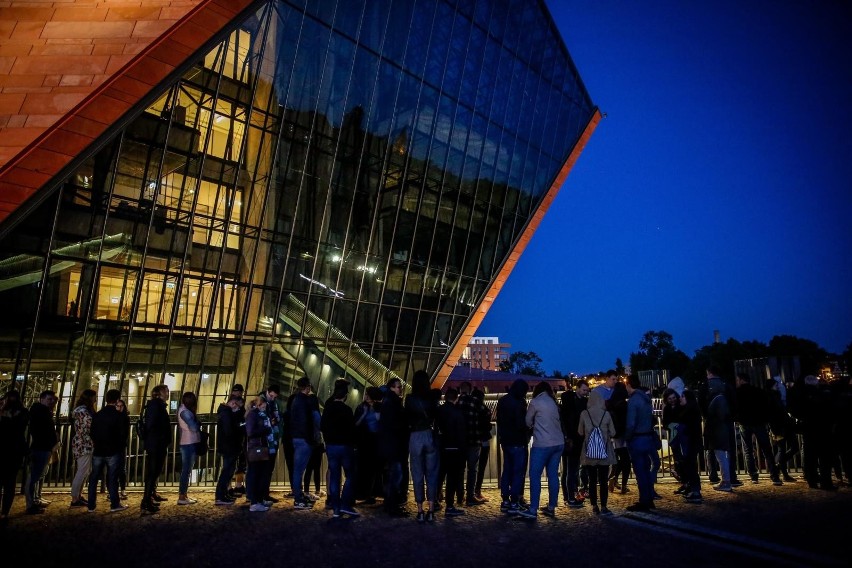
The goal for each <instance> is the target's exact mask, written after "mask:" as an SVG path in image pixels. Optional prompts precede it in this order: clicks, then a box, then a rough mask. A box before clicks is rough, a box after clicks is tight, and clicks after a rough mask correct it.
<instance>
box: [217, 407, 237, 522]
mask: <svg viewBox="0 0 852 568" xmlns="http://www.w3.org/2000/svg"><path fill="white" fill-rule="evenodd" d="M242 400H243V399H242V397H241V396H239V395H236V394H232V395H231V396H230V397H228V402H224V403H222V404H220V405H219V408H218V409H217V410H216V452H218V453H219V455H220V456H222V469H221V470H219V479H218V480H217V481H216V502H215V504H216V505H220V506H228V505H233V504H234V501H235V499H234V498H233V497H231V496H230V495H228V486H229V485H230V484H231V477H233V475H234V472H235V471H236V469H237V458H238V457H239V456H240V452H241V451H242V449H243V447H242V446H243V430H242V426H240V424H242V419H241V414H242V413H241V412H240V409H241V408H242V405H241V404H240V403H241V401H242Z"/></svg>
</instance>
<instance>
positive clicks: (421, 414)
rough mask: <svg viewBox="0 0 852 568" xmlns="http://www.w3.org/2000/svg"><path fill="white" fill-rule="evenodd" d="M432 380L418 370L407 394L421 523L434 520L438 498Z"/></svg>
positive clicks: (437, 458) (406, 412) (418, 514)
mask: <svg viewBox="0 0 852 568" xmlns="http://www.w3.org/2000/svg"><path fill="white" fill-rule="evenodd" d="M429 383H430V380H429V375H428V374H427V373H426V371H423V370H418V371H416V372H415V373H414V379H413V380H412V383H411V394H409V395H408V396H407V397H405V418H406V420H407V421H408V427H409V429H410V430H411V434H410V435H409V442H408V454H409V460H410V462H409V463H410V464H411V479H412V482H413V484H414V500H415V502H416V503H417V522H418V523H422V522H424V521H429V522H434V520H435V504H436V503H437V501H438V460H439V456H438V447H437V444H436V443H435V435H434V431H433V427H434V424H435V411H436V409H437V401H435V400H434V399H433V398H432V393H431V392H430V389H429ZM424 485H425V493H424ZM424 501H427V502H428V503H429V508H428V509H425V508H424V505H423V503H424Z"/></svg>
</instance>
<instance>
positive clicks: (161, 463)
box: [140, 384, 172, 513]
mask: <svg viewBox="0 0 852 568" xmlns="http://www.w3.org/2000/svg"><path fill="white" fill-rule="evenodd" d="M168 400H169V387H168V386H166V385H164V384H163V385H157V386H155V387H154V388H152V389H151V399H150V400H149V401H148V402H147V404H146V405H145V409H144V410H143V412H144V413H145V437H144V439H143V444H144V446H145V489H144V490H143V493H142V503H141V505H140V506H141V508H142V512H143V513H156V512H158V511H159V510H160V505H159V504H160V502H162V501H165V500H166V499H165V497H162V496H161V495H159V494H158V493H157V480H158V479H159V477H160V474H161V473H162V472H163V468H164V467H165V465H166V453H167V452H168V449H169V444H171V441H172V422H171V420H169V410H168V406H167V404H166V401H168Z"/></svg>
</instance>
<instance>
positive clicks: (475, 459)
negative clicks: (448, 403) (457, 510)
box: [458, 381, 490, 506]
mask: <svg viewBox="0 0 852 568" xmlns="http://www.w3.org/2000/svg"><path fill="white" fill-rule="evenodd" d="M472 391H473V385H471V384H470V382H469V381H464V382H463V383H461V384H460V385H459V401H458V405H459V409H461V411H462V414H464V421H465V427H466V430H467V453H466V456H465V469H466V471H467V476H466V479H465V484H464V486H465V494H466V498H465V504H466V505H467V506H472V505H481V504H483V503H485V501H483V500H482V499H479V498H477V497H476V473H477V468H478V464H479V453H480V452H481V451H482V437H481V432H482V430H483V426H482V421H483V414H484V412H485V405H484V404H482V401H481V400H478V399H476V398H475V397H474V396H473V393H472ZM489 428H490V424H489Z"/></svg>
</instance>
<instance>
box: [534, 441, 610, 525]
mask: <svg viewBox="0 0 852 568" xmlns="http://www.w3.org/2000/svg"><path fill="white" fill-rule="evenodd" d="M562 448H563V446H562V444H560V445H558V446H553V447H551V448H550V455H548V457H547V465H546V468H547V493H548V500H547V508H548V509H550V510H551V511H555V510H556V506H557V505H558V504H559V459H560V457H561V456H562ZM604 481H606V480H604Z"/></svg>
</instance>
